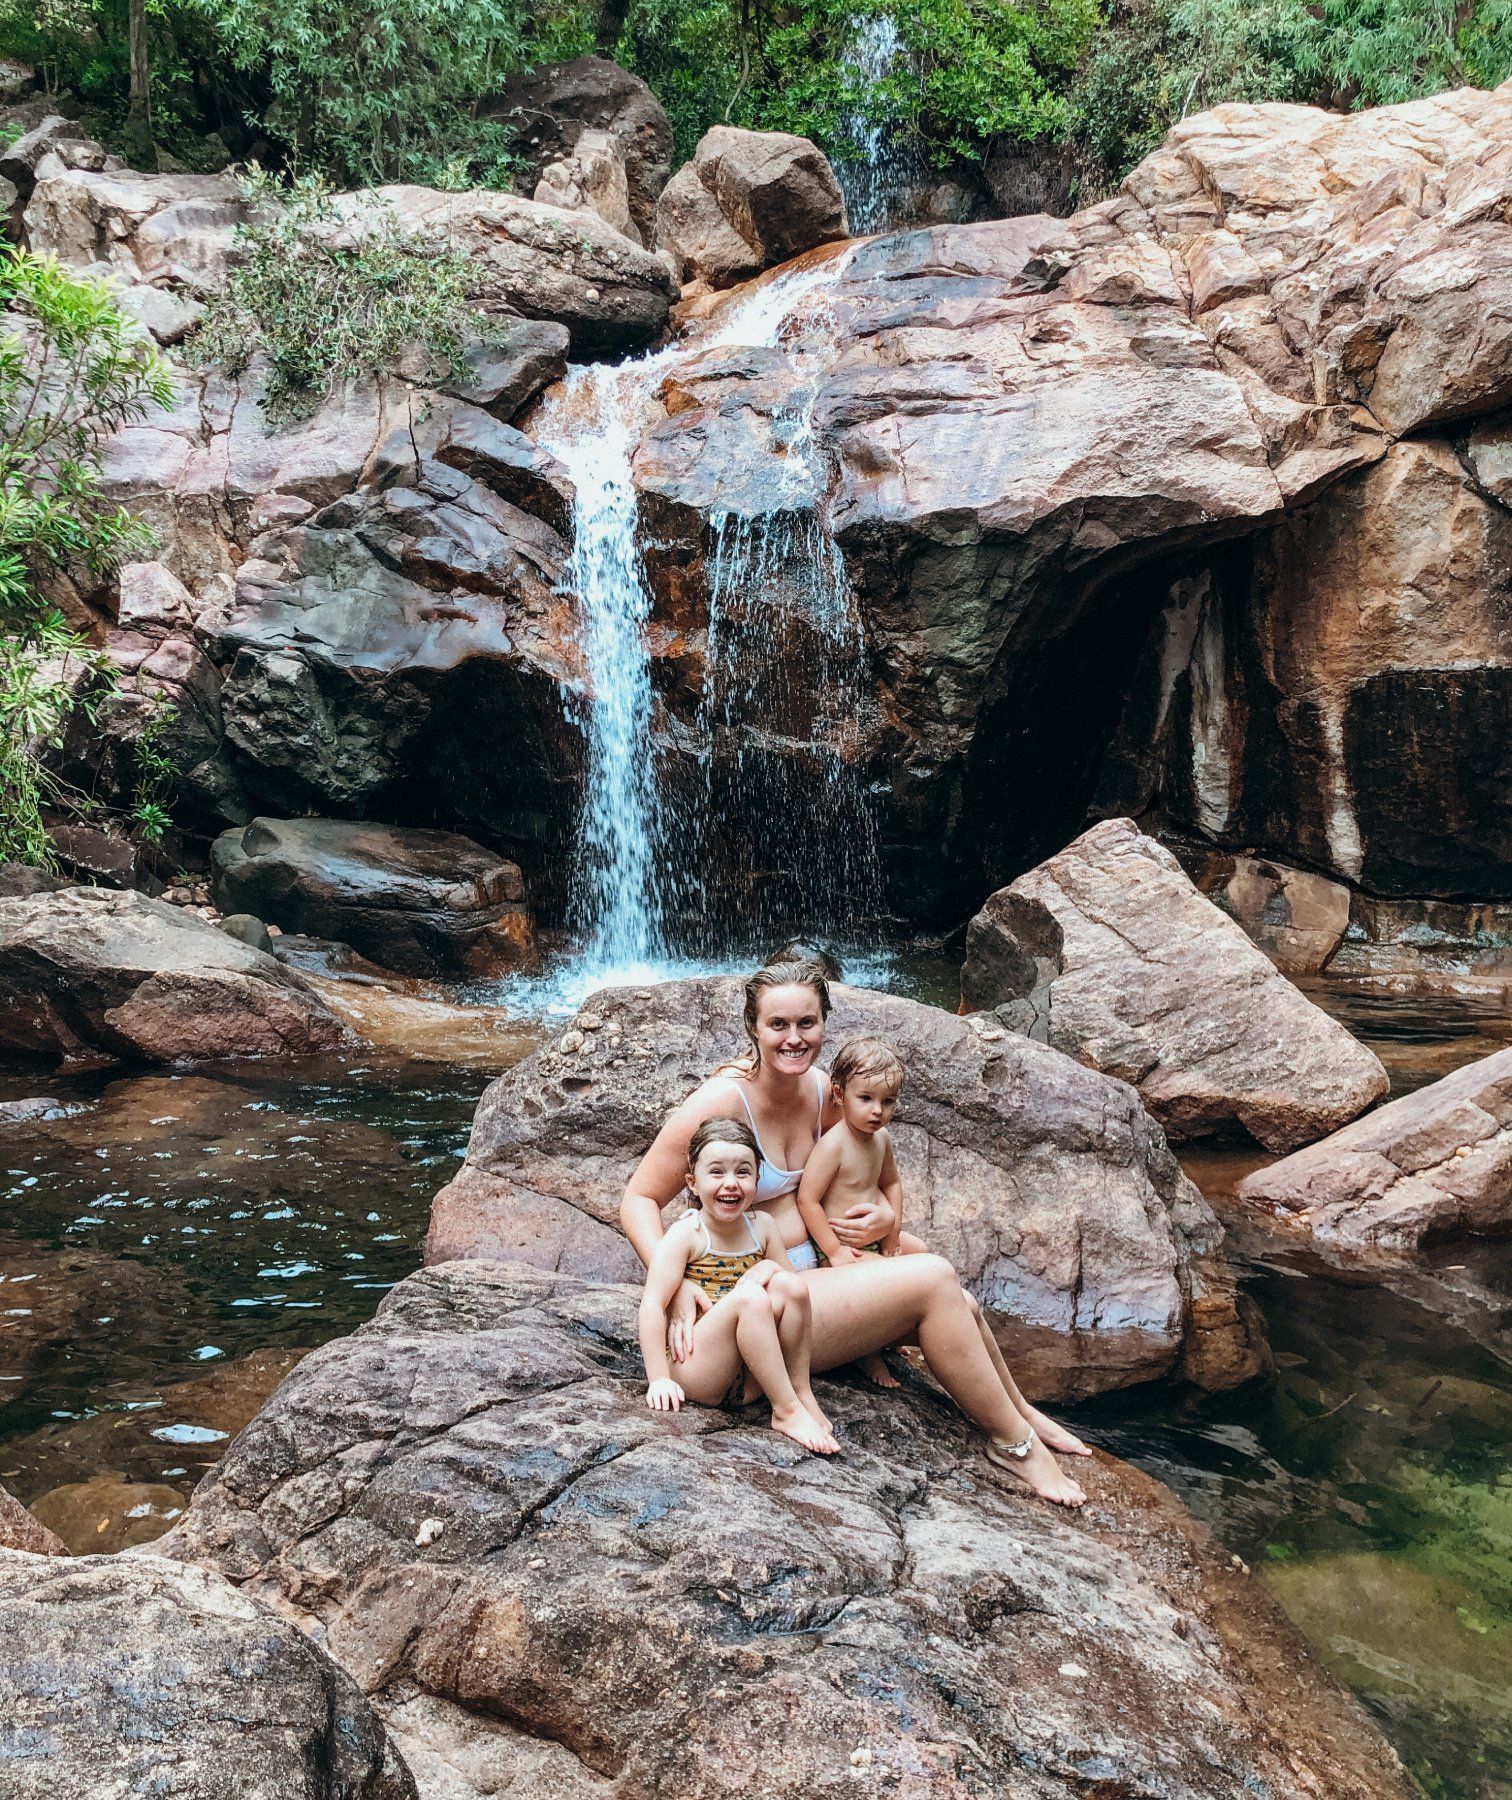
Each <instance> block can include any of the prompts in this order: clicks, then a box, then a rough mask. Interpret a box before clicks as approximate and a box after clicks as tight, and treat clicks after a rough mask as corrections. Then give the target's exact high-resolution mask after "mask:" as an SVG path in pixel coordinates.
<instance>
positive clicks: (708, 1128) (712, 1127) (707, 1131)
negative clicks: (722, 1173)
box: [688, 1119, 761, 1169]
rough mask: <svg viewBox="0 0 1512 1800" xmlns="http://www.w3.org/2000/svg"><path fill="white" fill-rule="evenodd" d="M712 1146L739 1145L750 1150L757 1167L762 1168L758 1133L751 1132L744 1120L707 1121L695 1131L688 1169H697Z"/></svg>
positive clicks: (689, 1152)
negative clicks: (705, 1152) (757, 1140)
mask: <svg viewBox="0 0 1512 1800" xmlns="http://www.w3.org/2000/svg"><path fill="white" fill-rule="evenodd" d="M710 1144H739V1145H740V1147H741V1148H742V1149H743V1150H749V1151H750V1153H751V1155H752V1156H753V1157H754V1158H755V1159H756V1166H757V1167H758V1168H760V1166H761V1146H760V1144H758V1143H757V1142H756V1133H755V1132H754V1131H752V1130H751V1128H750V1126H749V1125H747V1124H746V1122H745V1120H744V1119H705V1120H704V1121H703V1123H702V1124H701V1125H697V1126H695V1127H694V1129H693V1135H692V1137H690V1138H689V1139H688V1167H689V1168H690V1169H696V1168H697V1167H698V1159H699V1157H700V1156H702V1155H703V1153H704V1151H705V1150H707V1149H708V1147H709V1145H710Z"/></svg>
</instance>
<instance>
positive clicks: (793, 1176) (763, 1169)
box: [735, 1069, 825, 1206]
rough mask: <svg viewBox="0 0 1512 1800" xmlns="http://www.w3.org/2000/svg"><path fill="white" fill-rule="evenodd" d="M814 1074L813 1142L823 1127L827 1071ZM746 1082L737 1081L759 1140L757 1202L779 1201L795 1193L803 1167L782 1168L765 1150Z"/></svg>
mask: <svg viewBox="0 0 1512 1800" xmlns="http://www.w3.org/2000/svg"><path fill="white" fill-rule="evenodd" d="M812 1073H813V1077H814V1092H815V1098H816V1099H817V1100H818V1103H819V1106H818V1111H817V1112H816V1114H815V1116H814V1142H815V1143H816V1144H817V1143H818V1142H819V1136H820V1133H821V1132H822V1131H823V1130H824V1083H825V1074H824V1071H823V1070H822V1069H815V1070H813V1071H812ZM744 1088H745V1083H744V1082H743V1081H741V1080H740V1079H739V1078H738V1077H737V1078H736V1080H735V1092H736V1093H737V1094H738V1095H739V1096H740V1104H741V1105H742V1106H743V1107H744V1108H745V1116H746V1119H747V1121H748V1122H749V1124H750V1127H751V1136H752V1137H754V1138H755V1140H756V1149H757V1151H758V1152H759V1154H760V1157H761V1163H760V1166H759V1168H758V1169H757V1171H756V1204H757V1205H758V1206H759V1205H760V1204H761V1203H762V1201H763V1200H780V1199H781V1198H782V1196H783V1195H784V1194H796V1193H797V1192H798V1183H799V1182H800V1181H802V1179H803V1170H802V1169H779V1168H778V1166H777V1165H776V1163H774V1162H773V1161H772V1159H771V1157H769V1156H768V1155H767V1153H766V1148H765V1146H764V1145H763V1144H762V1141H761V1133H760V1132H759V1131H758V1130H757V1129H756V1115H755V1114H754V1113H753V1112H752V1111H751V1103H750V1101H749V1100H747V1099H746V1097H745V1093H744Z"/></svg>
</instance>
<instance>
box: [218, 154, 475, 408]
mask: <svg viewBox="0 0 1512 1800" xmlns="http://www.w3.org/2000/svg"><path fill="white" fill-rule="evenodd" d="M244 189H245V191H246V193H247V196H248V198H249V199H250V200H251V202H252V205H253V219H252V223H251V224H250V225H248V226H246V227H244V228H243V230H242V232H241V234H240V235H241V240H242V257H241V259H240V261H239V262H238V263H237V265H236V266H235V267H234V268H233V269H232V270H231V273H230V275H229V278H228V280H227V283H226V286H225V289H224V290H223V291H222V292H221V293H219V294H217V295H216V296H215V297H214V298H213V299H212V300H211V302H210V306H209V310H208V312H207V313H206V315H205V318H204V320H203V321H202V322H201V324H200V327H199V329H198V330H197V331H196V333H195V336H194V339H193V340H192V343H191V346H190V350H191V354H192V355H193V356H194V357H195V358H196V359H197V360H198V361H200V362H202V363H215V364H218V365H219V366H221V367H222V368H226V369H229V370H230V371H232V372H233V373H235V372H238V371H239V370H241V369H243V368H245V367H246V365H247V363H248V362H249V360H250V359H251V358H252V356H253V355H254V354H256V353H258V352H262V353H263V354H265V355H266V356H267V358H268V362H269V376H268V380H267V383H266V390H265V391H266V397H267V403H268V407H269V411H270V412H272V413H273V414H275V415H283V416H291V415H297V414H299V413H301V412H306V411H309V410H310V409H311V408H313V407H314V406H315V405H316V404H317V403H318V402H319V401H320V399H321V398H322V397H323V396H324V395H325V394H327V393H329V392H330V390H331V388H332V387H333V386H335V385H336V384H337V383H339V382H341V381H344V380H345V379H347V378H348V377H349V376H353V375H360V374H366V373H371V372H375V371H377V370H380V369H385V368H389V367H391V366H392V365H393V364H394V363H395V362H396V361H397V360H398V358H399V357H400V355H401V354H402V353H403V352H405V351H406V350H408V349H410V348H412V347H418V348H420V349H423V350H424V351H426V352H428V353H429V355H430V356H431V357H432V358H433V359H434V360H436V361H438V362H440V363H442V364H443V365H448V366H451V367H454V368H455V367H459V366H460V364H461V361H462V356H463V352H464V351H465V350H466V348H467V345H468V343H469V341H470V340H475V339H476V338H478V337H479V336H480V334H481V333H482V332H483V330H484V320H483V319H482V317H481V315H479V313H478V311H477V309H476V308H475V307H474V306H473V305H472V300H471V297H472V293H473V290H474V287H475V285H476V281H477V272H476V269H475V267H474V265H473V264H472V263H471V262H470V261H469V259H468V257H467V256H466V255H464V254H463V253H462V252H461V251H447V250H443V249H438V248H437V247H436V246H434V245H426V246H423V247H422V246H419V245H415V244H411V243H408V242H406V241H405V239H404V238H403V237H402V236H401V235H400V234H399V232H398V231H397V230H396V229H395V228H394V226H393V222H392V220H391V218H390V217H389V216H388V215H387V214H386V212H385V211H384V210H383V208H382V207H381V206H378V205H372V206H370V207H368V208H367V209H366V210H365V213H364V215H363V218H362V220H361V221H360V223H358V224H357V225H356V226H353V224H352V223H351V222H349V221H348V220H347V219H345V218H344V216H343V215H342V214H341V213H340V212H338V210H337V207H336V202H335V196H334V195H333V194H332V192H331V190H330V189H329V187H327V185H326V184H325V183H324V182H323V181H322V180H321V179H320V178H319V177H317V176H302V177H300V178H299V179H298V180H296V181H295V182H293V183H292V184H291V185H289V186H288V187H284V186H283V185H281V184H280V183H279V182H278V181H277V180H276V179H274V178H272V177H270V176H268V175H267V174H265V173H264V172H263V171H261V170H254V171H253V172H252V174H251V175H250V176H249V177H248V179H247V180H246V182H245V183H244Z"/></svg>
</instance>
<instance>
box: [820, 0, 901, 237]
mask: <svg viewBox="0 0 1512 1800" xmlns="http://www.w3.org/2000/svg"><path fill="white" fill-rule="evenodd" d="M851 29H852V33H853V36H852V38H851V45H850V49H849V50H848V51H847V53H846V59H845V60H846V61H847V62H848V63H849V64H851V66H852V67H853V68H854V69H855V70H856V72H857V74H858V75H860V77H861V79H862V81H863V82H864V83H865V86H866V87H867V88H868V89H869V88H872V87H875V86H876V84H877V83H878V82H880V81H882V80H884V79H885V78H886V77H887V76H888V75H890V74H891V73H892V70H893V66H894V64H895V63H896V62H897V60H898V56H899V53H900V52H901V50H902V40H901V39H900V38H899V36H898V22H897V20H896V19H895V18H893V17H892V15H891V14H890V13H873V14H871V15H869V16H867V17H863V18H858V19H855V20H854V21H853V22H852V27H851ZM843 125H844V129H845V135H846V136H847V137H848V138H849V139H850V141H851V143H852V144H853V145H854V146H855V149H856V152H857V154H856V155H855V156H853V157H846V158H845V159H844V160H842V161H841V162H839V163H837V164H836V167H835V177H836V179H837V180H838V181H839V183H840V191H841V193H842V194H843V195H844V196H845V212H846V217H847V218H848V219H849V220H850V228H851V230H852V231H853V232H854V233H855V234H856V235H857V236H858V237H860V236H862V235H864V234H866V233H868V232H873V231H886V230H887V229H888V227H889V226H890V225H891V223H892V209H893V207H894V205H895V203H896V200H897V191H896V190H897V185H898V179H897V178H898V167H897V162H896V158H895V156H894V153H893V147H892V145H891V143H890V141H889V133H888V130H887V127H886V126H885V125H884V124H883V123H882V122H881V121H880V120H879V119H877V118H876V117H875V116H874V115H872V114H871V113H870V112H868V111H867V110H866V109H865V108H864V107H859V106H858V107H856V108H855V110H854V111H852V112H851V113H850V114H849V115H848V116H847V117H846V118H845V119H844V121H843Z"/></svg>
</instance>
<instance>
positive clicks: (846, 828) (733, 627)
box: [535, 257, 881, 985]
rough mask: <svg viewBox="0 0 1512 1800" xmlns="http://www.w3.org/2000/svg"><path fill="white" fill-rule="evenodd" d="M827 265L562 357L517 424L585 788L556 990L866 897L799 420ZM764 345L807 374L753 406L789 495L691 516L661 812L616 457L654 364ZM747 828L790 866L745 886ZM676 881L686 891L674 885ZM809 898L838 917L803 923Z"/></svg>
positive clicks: (649, 388)
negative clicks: (533, 469) (579, 661)
mask: <svg viewBox="0 0 1512 1800" xmlns="http://www.w3.org/2000/svg"><path fill="white" fill-rule="evenodd" d="M843 261H844V259H843V257H842V258H835V259H832V260H831V261H829V262H827V263H822V264H818V265H814V266H809V267H805V268H803V269H799V270H795V271H793V272H792V273H791V274H787V275H779V276H778V277H777V278H776V279H775V280H772V281H769V282H766V283H763V284H762V285H761V286H759V287H757V288H755V289H754V290H753V292H752V293H751V294H749V295H748V296H746V297H745V298H744V299H743V300H741V301H739V302H736V303H735V304H733V305H731V306H728V307H727V308H726V309H725V312H724V314H723V315H722V316H721V317H720V318H718V319H717V320H716V322H715V323H714V324H713V325H712V327H711V328H710V329H708V330H707V331H705V332H704V333H703V334H702V335H700V336H698V337H697V338H696V339H695V340H694V341H692V342H691V343H679V344H675V345H673V346H671V347H669V348H668V349H665V350H661V351H658V352H655V353H654V354H651V355H648V356H644V357H641V358H639V359H638V360H635V361H632V362H628V363H624V364H621V365H619V366H617V367H608V366H605V365H599V364H594V365H587V366H582V367H576V368H574V369H573V370H572V371H571V372H570V374H569V375H568V378H567V380H566V381H565V382H564V383H563V384H562V385H561V387H560V388H559V390H558V391H557V393H556V394H555V395H554V396H553V397H552V398H551V400H550V401H549V402H548V403H547V405H546V406H545V407H544V408H543V411H542V414H541V417H540V418H539V420H538V421H537V426H536V431H535V435H536V437H537V439H538V441H539V442H540V443H541V444H542V445H543V446H544V447H546V448H547V449H549V450H550V451H551V452H552V453H553V454H554V455H555V456H557V457H558V458H559V459H560V460H561V461H562V462H563V463H564V464H565V465H566V467H567V470H568V472H569V474H570V475H571V477H572V481H573V484H574V488H575V490H576V501H575V508H574V521H573V523H574V538H575V543H574V551H573V559H572V567H571V583H572V587H573V590H574V593H575V594H576V597H577V600H578V606H579V619H580V631H581V635H582V642H583V651H584V660H585V663H586V665H587V675H588V686H589V694H588V697H587V698H586V699H585V702H584V705H583V709H582V720H583V727H584V734H585V738H586V742H587V749H588V771H587V776H588V785H587V794H586V798H585V803H584V807H583V813H582V819H581V823H580V826H579V841H578V847H577V856H576V860H575V868H574V876H573V888H572V894H571V902H570V911H571V919H572V923H573V924H574V925H575V927H576V928H577V929H578V930H579V932H580V933H581V934H582V938H583V956H582V959H581V960H580V962H579V963H578V965H577V968H576V971H575V974H574V985H577V984H578V983H579V982H583V983H590V982H596V981H601V980H604V979H607V978H610V977H611V976H612V977H617V978H620V979H635V978H640V977H648V976H651V975H654V974H657V973H664V972H668V970H669V969H670V968H671V967H672V966H673V964H672V961H671V958H672V951H673V941H674V939H675V940H677V943H678V944H679V945H680V946H681V947H683V948H685V949H688V950H696V951H697V952H699V953H701V954H704V955H707V954H710V953H715V952H719V951H722V950H728V949H730V948H732V947H733V946H734V944H735V943H736V941H737V940H743V947H748V944H749V942H752V941H759V934H760V933H761V932H762V931H764V930H767V929H769V928H770V929H780V928H782V927H783V926H786V925H796V924H804V925H807V926H808V927H809V928H810V929H812V928H814V927H815V926H818V925H820V924H823V925H825V926H827V927H830V928H842V929H843V928H844V927H845V926H847V925H848V924H849V923H850V922H851V920H852V919H853V918H855V917H857V916H859V915H861V914H865V915H867V916H868V917H872V918H874V917H875V915H876V913H877V911H878V909H879V905H880V901H879V895H880V886H881V883H880V878H879V877H878V876H877V873H876V868H877V856H876V841H875V833H874V828H873V826H872V823H871V820H870V817H869V814H868V811H867V808H866V805H865V799H864V795H863V794H862V793H861V791H860V787H859V784H858V783H857V781H856V779H855V776H854V773H853V768H852V765H853V761H854V758H853V756H848V755H847V754H846V752H847V750H848V749H851V748H852V747H853V745H852V740H853V739H854V735H855V732H856V729H857V726H856V721H857V718H858V716H859V714H860V711H861V705H862V698H863V696H862V693H861V689H862V685H863V683H862V671H863V669H864V663H863V660H862V648H863V646H862V642H861V627H860V620H859V616H858V614H857V612H856V608H855V603H854V599H853V597H852V595H851V592H850V588H849V584H848V582H847V580H846V576H845V568H844V563H843V559H842V558H841V556H840V553H839V551H838V549H837V548H836V546H835V544H834V543H833V541H832V540H831V539H830V537H829V535H828V533H827V531H826V530H825V527H824V523H823V519H822V505H823V501H824V497H825V494H826V492H827V489H828V485H829V471H828V467H827V464H826V463H825V460H824V458H823V456H822V454H821V453H820V451H819V449H818V447H817V445H816V443H815V439H814V432H813V423H812V409H813V400H814V395H815V392H816V390H817V379H818V375H819V374H820V373H821V372H822V370H823V368H824V367H826V366H827V364H828V361H829V360H830V359H831V358H832V356H833V351H834V347H835V336H834V333H833V330H832V329H830V330H827V329H826V325H825V309H824V307H823V305H822V295H823V293H824V290H826V289H828V288H829V287H831V286H832V285H833V283H834V281H835V278H836V276H837V274H838V272H839V269H840V268H841V267H842V266H843ZM816 296H817V297H820V302H819V303H818V304H816V298H815V297H816ZM800 319H801V325H799V324H798V323H797V321H798V320H800ZM830 323H831V324H832V320H831V321H830ZM784 343H785V346H786V349H787V353H788V355H789V357H790V359H791V360H792V361H793V362H794V364H795V365H796V366H797V367H798V369H799V370H800V372H802V373H804V374H807V375H810V376H811V379H809V380H808V381H806V382H805V383H804V385H803V387H802V389H801V390H800V393H799V396H798V398H797V399H796V400H795V401H794V402H793V403H791V404H790V407H789V409H788V410H787V411H786V412H785V413H784V414H782V415H779V416H778V417H777V418H775V419H774V420H773V428H774V431H776V432H777V433H778V434H779V435H781V436H783V437H784V439H785V442H784V451H785V454H784V457H783V462H782V469H783V479H784V480H785V481H786V482H787V484H788V488H789V492H790V496H791V507H790V508H789V507H786V506H784V507H782V508H781V509H779V510H778V511H776V512H775V513H773V514H771V515H768V516H763V517H762V518H759V519H755V520H751V519H743V518H737V517H736V516H734V515H728V514H717V515H715V516H713V517H712V518H711V521H710V524H711V530H712V535H713V540H714V541H713V544H712V547H711V552H710V562H709V567H710V584H709V585H710V600H709V605H710V616H709V628H708V636H707V645H706V653H705V677H704V686H703V694H702V701H701V705H700V709H699V715H698V720H697V726H698V731H699V734H700V745H699V750H698V753H697V755H696V757H695V759H694V760H695V762H696V765H697V767H698V769H699V771H700V774H701V777H702V780H703V783H704V786H703V792H702V796H701V800H702V806H701V816H698V817H693V818H690V817H688V816H687V812H686V809H685V808H679V809H678V816H677V817H676V818H675V820H674V819H669V818H668V817H667V816H666V814H665V813H664V809H663V805H662V801H661V797H660V795H659V791H658V784H657V771H656V766H655V756H654V753H653V747H652V745H653V740H652V724H653V716H654V701H653V694H652V685H651V668H650V655H649V650H648V647H647V642H646V626H647V622H648V620H649V618H650V613H651V595H650V589H649V585H648V582H647V578H646V571H645V566H644V564H643V562H642V560H641V554H640V549H639V544H638V541H637V534H636V522H637V505H636V494H635V487H634V482H633V477H632V468H631V459H632V456H633V453H634V450H635V446H636V443H637V441H638V438H639V434H640V432H641V430H642V428H643V425H644V423H645V421H646V419H647V417H648V416H649V414H650V409H651V406H652V403H653V396H654V394H655V392H656V389H657V387H658V385H659V384H660V382H661V380H662V378H663V376H664V375H665V374H666V373H667V372H668V370H669V369H670V368H672V367H674V366H676V365H677V364H679V363H681V362H683V361H685V360H687V359H688V358H689V357H690V356H701V355H703V354H704V353H705V352H707V351H709V350H711V349H720V348H728V347H735V346H739V347H751V348H775V347H777V346H778V345H779V344H784ZM810 364H812V365H813V367H812V369H811V368H810V367H809V365H810ZM795 646H796V647H797V648H796V652H795ZM798 671H801V676H800V674H799V673H798ZM756 721H760V727H759V729H758V728H757V726H756V724H755V722H756ZM758 820H759V821H762V822H763V823H764V826H773V827H775V828H776V829H778V830H779V833H780V835H781V837H782V839H783V841H784V842H785V843H786V844H789V845H791V846H793V847H795V848H796V849H798V850H799V851H800V852H802V854H801V855H800V856H799V858H798V859H797V862H798V864H799V865H801V870H802V873H803V875H804V876H805V877H806V878H805V879H801V880H795V872H794V869H792V868H790V869H788V870H787V871H786V872H785V874H784V873H783V872H782V871H780V870H779V871H778V878H777V879H775V880H772V881H768V882H767V883H765V884H763V883H762V882H761V881H759V880H753V870H755V869H756V868H757V865H758V863H760V864H761V867H762V868H763V869H768V870H769V869H770V859H765V860H763V859H760V858H757V857H754V856H753V853H752V845H751V841H750V834H751V830H752V827H753V824H754V823H755V822H756V821H758ZM778 821H780V822H781V823H780V826H779V825H777V822H778ZM680 873H681V874H683V875H684V876H685V878H687V879H688V880H689V881H690V884H691V887H692V889H693V890H694V891H692V892H689V891H688V889H687V888H684V890H683V891H682V893H681V895H679V888H678V878H679V874H680ZM711 888H712V889H714V890H716V892H714V893H711V892H710V889H711ZM747 890H749V891H747ZM721 893H722V894H723V895H724V896H725V898H724V900H723V901H721V900H720V899H719V897H718V895H719V894H721ZM762 895H765V899H764V900H763V899H762V898H761V896H762ZM679 898H680V899H681V900H682V902H683V904H681V905H675V902H677V901H678V899H679ZM821 902H822V903H823V904H824V905H825V906H826V909H827V911H829V912H833V911H834V910H835V909H836V908H841V909H843V911H844V915H845V916H844V917H821V916H820V915H819V914H818V913H816V911H815V908H816V906H818V905H819V904H820V903H821ZM669 909H671V910H674V911H675V912H676V913H677V914H678V917H676V918H673V917H669ZM742 927H744V929H742ZM847 935H853V934H850V933H847Z"/></svg>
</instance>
